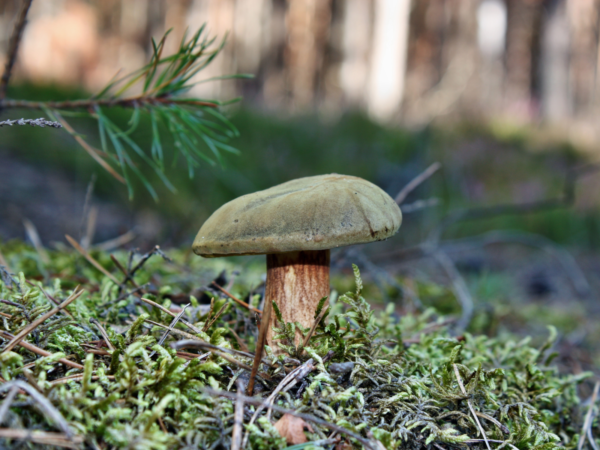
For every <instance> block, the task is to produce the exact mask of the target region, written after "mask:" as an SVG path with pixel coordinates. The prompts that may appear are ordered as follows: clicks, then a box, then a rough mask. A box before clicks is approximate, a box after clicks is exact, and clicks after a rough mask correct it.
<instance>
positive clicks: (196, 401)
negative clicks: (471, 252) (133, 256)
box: [0, 242, 600, 450]
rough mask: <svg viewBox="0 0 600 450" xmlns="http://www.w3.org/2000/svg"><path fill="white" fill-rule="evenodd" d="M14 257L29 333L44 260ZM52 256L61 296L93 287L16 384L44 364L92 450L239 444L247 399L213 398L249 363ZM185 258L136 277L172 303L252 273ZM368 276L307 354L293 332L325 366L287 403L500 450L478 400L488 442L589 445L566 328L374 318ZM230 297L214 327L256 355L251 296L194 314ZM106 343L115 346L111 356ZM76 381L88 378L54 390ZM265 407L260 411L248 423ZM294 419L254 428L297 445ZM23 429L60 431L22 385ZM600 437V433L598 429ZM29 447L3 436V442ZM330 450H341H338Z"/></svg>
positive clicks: (259, 435) (21, 354) (279, 364)
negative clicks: (463, 328) (223, 278)
mask: <svg viewBox="0 0 600 450" xmlns="http://www.w3.org/2000/svg"><path fill="white" fill-rule="evenodd" d="M2 251H3V253H4V255H5V257H6V258H7V260H8V262H9V264H10V265H11V267H13V268H15V269H16V270H19V271H23V270H25V269H26V270H27V272H23V273H22V275H19V276H13V277H11V278H10V281H11V283H10V284H11V285H12V286H9V283H8V280H9V278H8V277H4V279H5V280H4V282H3V283H1V284H0V298H3V299H6V300H10V301H11V302H15V303H18V304H20V305H22V308H20V307H15V306H12V305H10V304H6V303H0V312H2V313H4V316H3V318H2V321H3V329H5V330H7V331H9V332H10V333H13V334H16V333H18V331H19V330H21V329H23V328H24V327H25V326H27V325H28V324H29V323H31V321H32V320H34V318H35V317H39V315H41V314H43V313H44V312H45V311H47V310H48V309H49V308H50V306H51V305H50V304H49V301H48V299H47V298H46V296H45V295H44V294H43V293H42V292H41V289H40V285H39V281H36V280H35V278H36V277H37V276H38V275H39V272H38V273H36V272H35V269H34V268H32V267H29V262H28V259H30V258H32V250H31V249H30V248H28V247H26V246H23V245H22V244H19V243H16V242H13V243H11V244H10V245H8V246H4V247H2ZM49 255H50V264H47V265H46V267H45V270H46V271H47V272H48V274H49V277H50V279H53V280H54V281H51V282H50V283H46V284H45V285H44V289H45V290H46V292H47V293H48V294H49V295H51V296H53V297H54V298H57V299H60V300H62V299H65V298H66V297H67V296H68V295H69V294H70V293H71V292H72V286H73V284H74V283H75V280H77V283H79V284H82V286H83V287H84V289H85V290H86V292H85V293H84V294H83V295H82V296H81V297H80V298H79V299H78V300H77V301H75V303H73V304H72V305H71V306H70V307H69V308H68V309H69V312H70V313H71V314H72V315H73V318H72V319H71V318H69V317H67V316H61V315H59V314H57V315H55V316H53V317H52V318H50V319H48V320H46V321H45V322H44V323H43V324H41V325H40V326H39V327H38V328H37V329H36V331H35V332H34V333H31V334H29V335H28V336H27V338H26V340H27V341H28V342H31V343H32V344H34V345H38V346H39V347H40V348H42V349H45V350H47V351H49V352H51V355H50V356H47V357H40V356H38V355H36V354H33V353H31V352H29V351H27V350H24V349H23V348H21V347H16V348H15V349H14V350H13V351H12V352H8V353H0V364H1V375H2V377H3V378H4V379H5V380H13V379H20V378H23V376H24V375H25V374H26V372H25V371H26V369H25V367H26V366H27V365H29V364H31V363H35V364H34V366H33V368H31V366H30V369H29V370H30V371H31V374H28V375H27V379H28V380H29V381H31V380H35V383H36V384H37V385H38V387H39V388H40V389H41V391H42V392H43V394H44V395H45V396H46V397H47V398H48V400H50V402H51V403H52V404H53V405H54V406H55V407H56V408H57V409H58V410H59V411H60V413H61V414H62V416H63V417H64V418H65V419H66V420H67V421H68V423H69V425H70V427H71V428H72V429H73V430H74V432H75V433H76V434H77V435H79V436H81V437H83V438H84V440H85V443H86V444H85V445H86V446H88V447H92V448H95V447H98V448H129V449H157V450H162V449H172V448H189V449H191V448H228V447H229V446H230V442H231V434H232V428H233V411H234V402H232V401H231V400H229V399H226V398H223V397H219V396H214V395H209V394H207V393H206V392H205V391H204V390H203V388H204V387H212V388H213V389H218V390H223V391H226V390H228V389H232V386H235V383H234V382H233V380H232V377H233V378H237V377H238V376H240V375H241V374H242V373H243V371H242V370H240V369H239V367H238V366H236V365H234V364H232V363H230V362H229V361H227V360H225V359H223V358H222V357H220V356H218V355H215V354H211V355H209V356H205V357H204V358H203V359H202V360H200V359H191V360H189V359H188V356H187V354H184V353H179V354H178V353H177V352H176V351H175V350H173V349H172V348H171V346H170V345H169V344H170V343H172V342H173V341H175V340H176V339H178V338H177V336H176V334H175V333H176V332H177V330H180V331H182V332H187V333H192V334H193V332H192V331H191V330H190V329H188V328H186V327H185V326H184V325H183V324H182V323H181V322H180V323H178V324H177V325H176V326H175V331H174V332H172V333H171V334H170V336H169V337H168V338H167V340H166V341H165V343H164V344H163V345H158V341H159V340H160V338H161V337H162V336H163V334H164V332H165V329H164V328H161V327H157V326H152V325H150V324H149V323H148V322H146V321H145V319H151V320H153V321H156V322H159V323H162V324H164V325H165V326H168V325H169V324H170V322H171V321H172V317H170V316H168V315H166V314H165V313H163V312H160V311H157V310H156V309H148V307H147V306H146V305H145V304H142V303H140V302H139V301H137V300H136V299H135V298H133V297H130V298H127V299H124V300H122V301H120V302H116V303H115V302H112V303H111V301H113V300H114V298H115V297H116V295H117V286H115V285H114V284H112V282H111V281H110V280H108V279H107V278H105V277H104V276H103V275H101V274H100V273H99V272H97V271H96V270H95V269H90V267H89V265H88V264H87V263H86V262H85V261H83V260H82V259H81V258H80V257H79V256H77V255H76V254H74V253H72V252H67V251H51V252H49ZM95 256H96V257H97V258H98V260H99V261H101V262H102V264H104V265H105V266H106V267H107V269H109V270H113V269H114V268H113V267H111V266H110V263H109V260H108V259H107V258H106V255H102V254H98V253H95ZM169 256H170V257H171V258H172V261H171V262H168V261H164V260H162V259H160V258H159V257H152V258H151V259H150V260H149V261H148V263H147V264H146V265H145V266H144V268H143V269H142V270H141V271H140V273H139V275H138V276H136V280H137V281H138V282H142V281H148V282H149V283H151V285H150V286H151V289H153V290H154V292H155V294H154V296H153V298H154V300H155V301H156V302H158V303H160V304H162V305H164V306H167V307H168V306H169V305H172V304H173V299H174V297H173V296H174V295H177V294H185V293H186V292H190V291H191V290H192V289H193V288H197V287H199V286H200V285H206V284H208V282H209V281H210V280H211V279H212V278H211V277H215V276H216V275H217V274H218V273H219V272H220V271H221V270H222V269H223V268H227V269H229V270H232V269H233V268H234V267H236V265H235V264H233V263H231V261H228V260H205V259H201V258H194V259H193V260H188V259H187V256H186V252H183V251H176V250H174V251H172V252H169ZM117 257H118V258H119V259H124V258H125V257H126V255H124V254H121V253H117ZM260 267H262V266H260ZM260 267H259V266H256V265H254V263H251V264H250V265H249V266H248V267H241V268H240V269H241V275H240V277H239V284H237V285H236V286H235V287H234V288H233V291H234V292H236V294H238V295H240V296H244V295H245V294H246V293H247V292H248V291H249V290H250V289H252V288H254V287H256V286H257V285H258V283H259V282H260V277H261V275H262V273H261V272H262V269H261V268H260ZM238 268H239V267H238ZM114 273H116V272H114ZM354 275H355V277H354V284H355V289H354V290H352V291H350V292H348V293H346V294H344V295H342V296H340V297H339V298H337V299H332V301H331V304H330V305H329V311H328V315H327V316H326V317H325V319H323V320H322V321H321V323H320V324H319V326H318V327H317V329H316V332H315V333H314V335H313V336H312V338H311V339H310V341H309V345H308V347H307V348H305V349H304V350H305V351H304V352H301V351H300V349H298V348H295V347H294V345H293V338H292V337H293V327H297V326H299V325H294V324H280V328H279V333H280V338H282V339H288V342H287V349H288V350H289V352H290V354H292V355H293V356H294V357H295V358H297V359H299V360H301V361H306V360H307V359H308V358H312V359H313V361H314V362H315V365H316V368H315V370H314V371H312V372H311V373H309V374H308V375H307V376H306V378H305V379H304V380H303V382H301V383H298V384H297V386H295V387H294V388H292V389H291V390H290V391H289V392H286V393H282V394H281V395H280V396H279V397H278V400H277V403H278V404H279V405H280V406H282V407H285V408H289V409H293V410H296V411H298V412H303V413H308V414H312V415H314V416H317V417H319V418H321V419H324V420H326V421H328V422H330V423H333V424H337V425H339V426H343V427H345V428H347V429H348V430H350V431H353V432H355V433H358V434H360V435H361V436H363V437H365V438H368V437H371V438H372V439H378V440H379V441H380V442H381V443H382V445H383V446H384V447H385V448H387V449H396V448H402V449H405V448H406V449H425V448H430V446H431V445H433V444H437V445H439V446H442V447H444V448H457V447H459V448H471V449H484V448H485V444H484V443H483V442H481V441H478V439H481V435H480V433H479V430H478V426H477V424H476V423H475V421H474V419H473V415H472V413H471V411H470V409H469V405H468V403H469V402H470V403H471V404H472V405H473V407H474V409H475V410H476V411H478V413H479V415H478V420H479V421H480V423H481V426H482V427H483V428H484V430H485V433H486V436H487V438H488V439H492V440H497V441H502V442H505V443H506V444H505V445H509V444H510V445H512V446H514V447H515V448H518V449H536V450H542V449H551V448H562V447H564V448H575V446H576V443H577V440H578V437H579V431H580V429H581V426H582V417H583V415H584V413H585V411H586V408H584V407H582V405H581V403H580V399H579V396H578V393H577V386H578V384H579V383H580V382H581V381H582V380H584V379H585V378H587V377H588V376H589V374H587V373H583V374H578V375H571V374H560V373H558V370H557V368H556V367H555V366H553V365H552V362H551V361H552V358H553V354H552V352H551V349H552V346H553V343H554V340H555V338H556V333H555V331H554V329H551V330H550V336H549V338H548V340H547V342H545V343H544V344H542V345H541V346H532V345H531V344H530V343H529V340H527V339H524V340H523V339H516V338H515V337H514V336H512V335H510V334H503V335H502V336H501V337H495V338H491V337H487V336H482V335H475V334H465V335H464V336H462V337H460V338H457V337H455V336H453V335H452V333H451V332H450V331H449V330H448V329H447V327H446V326H445V325H444V323H446V318H445V317H444V316H441V315H439V314H438V313H436V312H435V311H434V310H433V309H427V310H426V311H425V312H423V313H421V314H418V315H406V316H403V317H401V318H399V319H398V318H396V316H395V315H394V307H393V305H388V307H386V308H385V310H383V311H380V312H374V311H373V310H372V309H371V308H370V306H369V303H368V302H367V301H366V300H365V298H364V297H363V286H362V281H361V278H360V274H359V272H358V268H356V267H355V268H354ZM138 278H139V279H138ZM199 280H203V281H199ZM27 281H30V282H31V284H30V283H28V282H27ZM419 290H420V293H421V294H423V293H425V290H426V291H427V292H429V294H430V295H433V296H440V295H442V296H443V295H447V293H446V290H445V289H443V288H439V289H438V290H436V289H435V288H434V287H433V286H422V287H420V289H419ZM194 301H196V302H197V300H194ZM194 301H192V303H194ZM225 302H229V307H228V309H227V310H226V311H225V312H224V313H223V314H222V315H221V316H219V317H218V318H216V320H215V321H214V324H213V325H212V326H211V327H210V328H209V329H208V330H205V331H206V332H205V333H202V334H200V336H203V338H204V339H205V340H207V341H209V342H211V343H213V344H214V345H219V346H221V347H224V348H233V347H239V346H240V341H241V342H243V343H245V344H246V345H248V346H249V347H250V350H252V348H253V346H254V336H255V334H256V331H257V330H256V323H255V317H254V314H251V313H249V312H248V311H247V310H246V309H243V308H241V307H240V306H239V305H238V304H237V303H234V302H231V301H230V300H225V299H223V300H218V301H217V302H215V305H213V309H212V312H208V313H207V312H206V308H205V307H203V306H202V305H199V306H198V307H194V306H192V307H189V308H188V311H189V312H190V313H189V314H186V315H185V316H184V318H185V320H186V321H188V322H191V323H193V324H195V325H196V326H197V327H200V328H202V327H203V326H204V324H205V323H206V322H207V321H209V320H212V319H214V314H215V313H216V311H218V309H220V305H222V304H225ZM101 305H104V306H101ZM6 315H9V316H10V317H7V316H6ZM92 318H95V319H97V320H99V321H100V322H101V323H102V324H103V327H104V328H105V329H106V331H107V333H108V335H109V337H110V340H111V343H112V345H113V346H114V347H115V350H114V351H111V350H108V348H107V347H105V346H103V345H100V344H102V342H103V341H102V337H101V335H100V334H99V332H98V328H97V327H96V326H95V325H94V324H93V323H92V322H91V321H90V320H91V319H92ZM301 330H302V332H304V333H306V332H307V330H303V329H301ZM234 332H235V334H234ZM235 335H237V336H238V337H239V339H240V341H238V338H236V337H235ZM90 350H96V351H95V353H98V351H97V350H100V352H99V353H100V354H92V353H90ZM186 351H187V352H188V354H189V353H195V352H196V351H195V350H193V349H187V350H186ZM64 357H67V358H69V359H71V360H73V361H76V362H78V363H80V364H82V365H83V366H84V369H83V371H81V370H77V369H70V368H68V367H65V366H63V365H62V364H61V363H60V362H58V359H60V358H64ZM233 357H234V358H235V359H237V360H238V361H240V362H242V363H245V364H250V365H251V364H252V360H251V358H248V357H245V356H242V355H241V354H235V355H234V356H233ZM326 357H327V358H326ZM270 359H271V361H272V366H271V367H269V368H267V367H266V366H263V368H262V369H261V370H266V371H267V373H268V374H269V376H270V380H267V381H264V382H261V383H259V384H260V386H261V387H262V389H263V390H262V392H261V393H260V395H261V396H263V397H266V395H268V394H269V393H270V392H271V391H272V390H273V389H274V388H275V387H276V386H277V384H278V383H279V382H280V381H281V379H282V378H283V376H284V375H285V373H286V372H285V371H284V370H283V367H284V366H287V368H288V370H289V369H291V368H293V367H295V366H296V363H293V362H290V360H289V359H288V360H286V359H285V357H284V356H283V355H281V356H278V357H276V358H274V357H272V356H271V357H270ZM342 367H343V368H345V369H341V368H342ZM457 373H458V375H457ZM73 374H82V375H83V376H82V377H79V378H76V379H73V380H62V381H63V382H60V383H58V384H56V383H54V382H55V381H56V380H58V379H61V378H64V377H65V376H68V375H73ZM244 376H247V375H244ZM459 379H460V383H463V384H464V388H465V390H466V392H467V395H464V394H463V392H462V389H461V387H460V383H459ZM254 409H255V408H254V407H253V406H247V407H246V415H245V423H246V424H248V422H249V418H250V416H251V414H252V413H253V411H254ZM279 417H280V414H279V413H276V412H275V413H274V414H273V417H272V419H271V420H269V419H268V418H267V417H266V416H265V415H264V413H263V415H261V417H260V418H259V419H258V420H257V421H256V422H255V423H254V424H253V425H251V426H250V425H247V426H246V431H247V432H248V433H249V442H248V447H247V448H250V449H272V448H285V447H286V443H285V440H284V439H283V438H282V437H281V436H279V434H278V432H277V431H276V429H275V428H274V426H273V424H274V422H275V421H276V420H277V419H278V418H279ZM7 423H10V424H12V425H11V426H14V427H16V428H26V429H38V430H49V431H51V430H54V429H55V428H54V427H55V425H54V423H53V422H52V421H51V420H50V419H49V418H48V417H46V416H45V415H44V414H43V413H41V412H40V410H38V409H37V408H36V407H35V406H33V403H32V402H30V401H27V396H26V395H24V394H22V393H19V394H17V397H16V403H15V404H14V405H13V407H11V408H10V410H9V414H8V417H7ZM312 427H313V430H314V431H313V432H311V433H308V436H309V438H310V439H311V440H312V441H317V440H323V439H327V438H328V436H329V435H330V433H331V432H330V430H328V429H327V428H325V427H323V426H320V425H317V424H312ZM592 432H593V434H594V435H598V434H599V432H600V429H598V424H597V423H594V428H593V430H592ZM341 438H342V439H343V440H344V441H346V442H347V443H348V445H349V446H350V448H361V445H360V444H359V443H358V442H355V441H353V440H352V439H350V438H347V437H345V436H344V435H341ZM13 444H14V443H13V442H9V441H8V440H6V439H4V440H1V441H0V446H5V447H10V446H11V445H13ZM497 446H498V444H494V447H497ZM305 448H308V447H305ZM323 448H327V449H331V448H332V445H324V446H323Z"/></svg>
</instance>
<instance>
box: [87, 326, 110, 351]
mask: <svg viewBox="0 0 600 450" xmlns="http://www.w3.org/2000/svg"><path fill="white" fill-rule="evenodd" d="M90 322H91V323H93V324H94V325H96V327H97V328H98V330H99V331H100V334H101V335H102V337H103V338H104V342H106V345H107V346H108V349H109V350H110V351H113V352H114V351H115V346H114V345H112V343H111V342H110V339H109V338H108V333H107V332H106V330H105V329H104V327H103V326H102V324H101V323H100V321H99V320H97V319H94V318H91V319H90Z"/></svg>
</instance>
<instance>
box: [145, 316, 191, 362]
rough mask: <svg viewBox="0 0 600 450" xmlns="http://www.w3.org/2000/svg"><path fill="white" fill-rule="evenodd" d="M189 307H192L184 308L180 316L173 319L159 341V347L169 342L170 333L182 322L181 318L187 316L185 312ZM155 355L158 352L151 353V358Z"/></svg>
mask: <svg viewBox="0 0 600 450" xmlns="http://www.w3.org/2000/svg"><path fill="white" fill-rule="evenodd" d="M188 306H190V305H185V306H184V307H183V309H182V310H181V311H180V312H179V314H177V315H176V316H175V317H174V318H173V320H172V321H171V323H170V324H169V326H168V327H167V329H166V331H165V332H164V333H163V335H162V336H161V337H160V339H159V341H158V345H163V344H164V343H165V341H166V340H167V337H168V336H169V333H170V332H171V331H173V330H174V329H175V325H177V322H179V321H180V320H181V318H182V317H183V314H185V310H186V309H187V307H188ZM154 355H156V350H153V351H152V353H150V355H149V357H150V358H152V357H153V356H154Z"/></svg>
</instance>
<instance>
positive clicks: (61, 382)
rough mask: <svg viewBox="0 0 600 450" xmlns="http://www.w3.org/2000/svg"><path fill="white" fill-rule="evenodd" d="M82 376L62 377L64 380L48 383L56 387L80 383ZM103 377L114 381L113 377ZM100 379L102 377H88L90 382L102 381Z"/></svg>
mask: <svg viewBox="0 0 600 450" xmlns="http://www.w3.org/2000/svg"><path fill="white" fill-rule="evenodd" d="M84 376H85V375H83V374H78V375H71V376H68V377H64V378H58V379H56V380H52V381H50V382H49V383H50V384H51V385H52V386H56V385H58V384H65V383H68V382H69V381H81V380H83V377H84ZM105 376H106V378H107V379H109V380H114V379H115V376H114V375H105ZM102 378H103V377H99V376H98V375H93V376H91V377H90V380H91V381H96V380H100V379H102Z"/></svg>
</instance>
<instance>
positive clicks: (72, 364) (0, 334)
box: [0, 331, 83, 370]
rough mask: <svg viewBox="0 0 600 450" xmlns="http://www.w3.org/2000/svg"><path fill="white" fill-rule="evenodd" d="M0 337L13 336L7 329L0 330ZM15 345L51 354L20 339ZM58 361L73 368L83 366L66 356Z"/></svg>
mask: <svg viewBox="0 0 600 450" xmlns="http://www.w3.org/2000/svg"><path fill="white" fill-rule="evenodd" d="M0 337H3V338H5V339H9V340H12V339H14V338H15V336H14V335H12V334H10V333H9V332H8V331H0ZM17 345H19V346H20V347H23V348H24V349H25V350H29V351H30V352H32V353H35V354H36V355H40V356H50V355H51V354H52V353H50V352H48V351H46V350H42V349H41V348H39V347H37V346H35V345H33V344H30V343H29V342H25V341H20V342H19V343H18V344H17ZM58 362H59V363H61V364H64V365H65V366H69V367H72V368H73V369H79V370H83V366H82V365H81V364H77V363H76V362H73V361H71V360H68V359H66V358H61V359H59V360H58Z"/></svg>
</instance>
